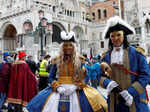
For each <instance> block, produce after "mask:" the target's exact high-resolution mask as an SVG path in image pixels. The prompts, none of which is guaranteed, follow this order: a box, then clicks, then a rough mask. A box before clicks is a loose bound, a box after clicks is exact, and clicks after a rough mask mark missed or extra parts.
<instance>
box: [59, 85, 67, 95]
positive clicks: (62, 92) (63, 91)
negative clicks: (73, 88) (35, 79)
mask: <svg viewBox="0 0 150 112" xmlns="http://www.w3.org/2000/svg"><path fill="white" fill-rule="evenodd" d="M65 91H66V89H65V88H64V87H61V86H60V87H58V88H57V92H58V93H59V94H65Z"/></svg>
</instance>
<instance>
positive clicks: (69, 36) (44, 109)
mask: <svg viewBox="0 0 150 112" xmlns="http://www.w3.org/2000/svg"><path fill="white" fill-rule="evenodd" d="M61 38H62V39H63V43H62V44H61V48H60V53H59V56H58V57H56V58H54V59H53V60H52V62H53V66H52V68H51V72H50V76H49V81H50V83H51V87H48V88H46V89H44V90H43V91H41V92H40V93H39V94H38V95H37V96H36V97H34V98H33V100H32V101H31V102H30V103H29V104H28V105H27V110H28V111H29V112H107V103H106V101H105V99H104V98H103V97H102V96H101V95H100V94H99V92H98V91H97V90H96V89H94V88H92V87H90V86H88V85H86V84H85V83H84V78H85V76H86V72H85V68H84V67H83V63H82V62H84V61H83V58H82V56H80V55H79V54H78V53H77V51H76V47H75V33H74V32H69V33H66V32H64V31H63V32H61Z"/></svg>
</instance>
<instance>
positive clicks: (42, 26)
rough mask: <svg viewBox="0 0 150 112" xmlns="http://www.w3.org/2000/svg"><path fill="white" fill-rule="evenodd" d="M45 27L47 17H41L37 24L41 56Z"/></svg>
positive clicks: (42, 54) (42, 53)
mask: <svg viewBox="0 0 150 112" xmlns="http://www.w3.org/2000/svg"><path fill="white" fill-rule="evenodd" d="M46 27H47V19H46V18H45V17H43V18H41V20H40V23H39V25H38V30H39V34H40V38H41V57H43V56H44V52H43V39H44V38H45V36H46V35H45V34H46Z"/></svg>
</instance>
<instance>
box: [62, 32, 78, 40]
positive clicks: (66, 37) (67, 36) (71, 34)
mask: <svg viewBox="0 0 150 112" xmlns="http://www.w3.org/2000/svg"><path fill="white" fill-rule="evenodd" d="M61 39H62V40H63V42H65V41H70V42H76V39H75V33H74V32H73V31H70V32H68V33H66V32H65V31H62V32H61Z"/></svg>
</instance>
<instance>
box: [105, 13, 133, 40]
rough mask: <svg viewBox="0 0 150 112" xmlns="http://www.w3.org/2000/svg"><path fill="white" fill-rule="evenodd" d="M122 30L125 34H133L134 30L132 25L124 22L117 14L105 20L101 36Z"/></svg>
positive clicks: (107, 36) (106, 36) (107, 35)
mask: <svg viewBox="0 0 150 112" xmlns="http://www.w3.org/2000/svg"><path fill="white" fill-rule="evenodd" d="M120 30H122V31H124V34H125V35H129V34H135V30H134V28H133V27H131V26H130V25H129V24H128V23H126V22H125V21H124V20H122V19H121V18H120V17H118V16H114V17H111V18H110V19H109V20H108V21H107V26H106V28H105V30H104V33H103V38H109V37H110V33H111V32H114V31H120Z"/></svg>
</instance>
